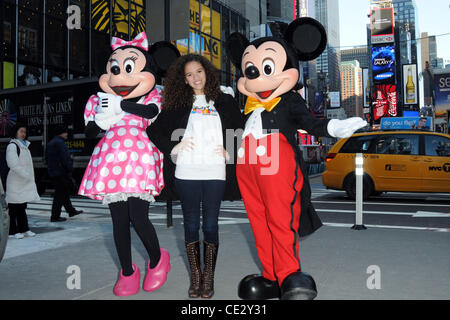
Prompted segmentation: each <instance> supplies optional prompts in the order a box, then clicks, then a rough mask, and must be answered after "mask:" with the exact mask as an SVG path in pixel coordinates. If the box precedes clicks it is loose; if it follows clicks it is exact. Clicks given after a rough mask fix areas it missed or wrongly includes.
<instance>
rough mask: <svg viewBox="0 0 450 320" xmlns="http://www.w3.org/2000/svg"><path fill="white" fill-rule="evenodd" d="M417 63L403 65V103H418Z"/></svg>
mask: <svg viewBox="0 0 450 320" xmlns="http://www.w3.org/2000/svg"><path fill="white" fill-rule="evenodd" d="M417 89H418V86H417V65H416V64H404V65H403V103H404V104H417V103H418V101H417V100H418V98H417Z"/></svg>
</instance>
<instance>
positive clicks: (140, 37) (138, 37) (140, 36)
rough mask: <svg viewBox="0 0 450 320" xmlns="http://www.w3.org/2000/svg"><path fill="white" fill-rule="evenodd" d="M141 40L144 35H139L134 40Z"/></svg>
mask: <svg viewBox="0 0 450 320" xmlns="http://www.w3.org/2000/svg"><path fill="white" fill-rule="evenodd" d="M139 39H142V33H139V34H138V35H137V36H136V37H135V38H134V40H139Z"/></svg>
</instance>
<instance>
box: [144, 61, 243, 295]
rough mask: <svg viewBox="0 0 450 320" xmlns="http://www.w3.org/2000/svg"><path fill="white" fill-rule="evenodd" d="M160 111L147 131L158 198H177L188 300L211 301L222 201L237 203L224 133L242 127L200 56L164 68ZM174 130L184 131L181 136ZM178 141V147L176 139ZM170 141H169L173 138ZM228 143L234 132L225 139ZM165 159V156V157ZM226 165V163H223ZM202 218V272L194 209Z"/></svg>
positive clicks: (230, 98) (235, 106)
mask: <svg viewBox="0 0 450 320" xmlns="http://www.w3.org/2000/svg"><path fill="white" fill-rule="evenodd" d="M163 101H164V102H163V111H162V112H161V113H160V115H159V116H158V119H157V120H156V121H155V123H154V124H153V125H152V126H151V127H149V128H147V133H148V135H149V137H150V139H151V140H152V141H153V142H154V143H155V144H156V146H157V147H158V148H159V149H160V150H161V151H162V152H163V153H164V154H166V155H167V156H166V157H165V159H164V181H165V187H164V189H163V192H162V194H161V199H163V200H177V199H178V196H179V199H180V200H181V206H182V210H183V223H184V233H185V247H186V253H187V258H188V262H189V268H190V287H189V290H188V293H189V297H191V298H197V297H199V296H201V297H203V298H211V297H212V296H213V294H214V272H215V265H216V259H217V252H218V247H219V236H218V230H219V228H218V217H219V211H220V204H221V200H222V199H226V200H233V199H240V193H239V189H238V187H237V182H236V175H235V166H234V165H233V163H235V162H234V161H231V163H229V164H226V159H228V160H229V158H230V154H231V152H227V151H233V155H235V154H236V153H235V152H234V150H231V149H230V148H233V147H229V149H230V150H226V149H225V147H228V145H227V144H226V130H227V129H233V130H231V131H232V132H234V130H236V129H240V128H242V127H243V118H242V116H241V112H240V109H239V106H238V104H237V102H236V101H235V99H234V98H233V96H231V95H229V94H225V93H222V91H221V89H220V85H219V78H218V72H217V70H216V69H215V67H214V66H213V65H212V64H211V63H210V62H209V61H208V60H207V59H205V58H204V57H202V56H200V55H195V54H188V55H185V56H182V57H180V58H178V60H177V61H175V62H174V64H173V65H172V66H171V67H170V68H169V70H168V72H167V78H166V80H165V82H164V93H163ZM180 130H184V134H183V133H181V131H180ZM181 136H182V137H183V138H182V141H181V142H179V143H178V138H179V137H181ZM173 137H174V138H173ZM231 138H232V139H228V140H231V142H232V143H233V144H234V134H232V135H231ZM169 155H170V157H169ZM228 162H229V161H228ZM201 205H202V210H203V211H202V217H203V220H202V221H203V225H202V231H203V240H204V241H203V245H204V247H203V252H204V257H203V258H204V269H203V271H202V267H201V262H200V261H201V260H200V236H199V229H200V215H201V212H200V206H201Z"/></svg>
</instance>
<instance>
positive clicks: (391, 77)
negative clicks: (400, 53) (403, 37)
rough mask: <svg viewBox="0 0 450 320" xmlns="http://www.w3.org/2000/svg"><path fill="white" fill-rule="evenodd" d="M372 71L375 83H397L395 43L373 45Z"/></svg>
mask: <svg viewBox="0 0 450 320" xmlns="http://www.w3.org/2000/svg"><path fill="white" fill-rule="evenodd" d="M372 73H373V80H374V83H375V84H388V83H395V50H394V46H393V45H374V46H372Z"/></svg>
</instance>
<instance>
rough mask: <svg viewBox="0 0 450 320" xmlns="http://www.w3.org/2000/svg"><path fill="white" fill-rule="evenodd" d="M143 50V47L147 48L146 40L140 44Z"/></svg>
mask: <svg viewBox="0 0 450 320" xmlns="http://www.w3.org/2000/svg"><path fill="white" fill-rule="evenodd" d="M141 45H142V46H143V47H144V48H145V47H148V41H147V40H146V39H144V40H143V41H142V44H141Z"/></svg>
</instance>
